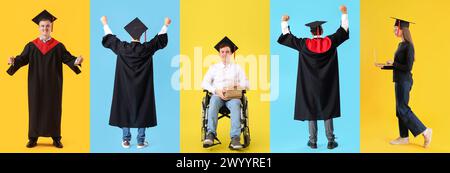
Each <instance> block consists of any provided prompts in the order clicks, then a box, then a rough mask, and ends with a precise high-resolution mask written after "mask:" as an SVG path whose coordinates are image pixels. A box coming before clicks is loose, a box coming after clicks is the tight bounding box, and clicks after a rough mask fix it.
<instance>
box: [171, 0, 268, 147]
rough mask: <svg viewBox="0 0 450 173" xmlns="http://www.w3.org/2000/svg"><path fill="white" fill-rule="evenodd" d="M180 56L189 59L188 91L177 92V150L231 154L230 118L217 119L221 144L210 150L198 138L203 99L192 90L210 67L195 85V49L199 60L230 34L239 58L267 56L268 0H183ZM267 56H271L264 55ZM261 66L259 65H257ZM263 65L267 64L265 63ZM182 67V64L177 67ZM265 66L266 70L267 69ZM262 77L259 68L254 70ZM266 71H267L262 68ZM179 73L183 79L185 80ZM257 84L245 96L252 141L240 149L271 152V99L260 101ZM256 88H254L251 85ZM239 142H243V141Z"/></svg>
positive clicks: (247, 68) (196, 91) (247, 71)
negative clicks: (246, 97)
mask: <svg viewBox="0 0 450 173" xmlns="http://www.w3.org/2000/svg"><path fill="white" fill-rule="evenodd" d="M180 3H181V4H180V7H181V14H180V16H181V28H180V32H181V33H180V37H181V54H182V55H186V56H188V57H189V59H190V61H191V66H192V67H191V85H190V87H191V89H187V88H185V89H182V90H181V92H180V102H181V103H180V105H181V108H180V114H181V115H180V135H181V137H180V151H181V152H231V151H230V150H229V149H228V144H229V142H230V135H229V134H230V121H229V119H228V118H224V119H221V120H219V123H218V129H217V133H218V137H219V139H220V140H221V141H222V145H219V146H214V147H212V148H210V149H204V148H202V142H201V141H200V134H201V133H200V132H201V131H200V128H201V122H200V121H201V116H200V115H201V99H202V97H203V96H204V93H203V92H202V90H193V87H194V85H199V84H200V83H201V80H202V79H203V76H204V74H205V73H206V71H207V70H208V66H205V67H203V73H202V76H197V78H199V79H201V80H200V81H199V82H200V83H198V81H197V83H194V76H193V75H194V68H193V62H194V58H193V57H194V47H202V48H203V51H202V54H203V60H205V57H206V56H208V55H218V53H217V51H215V49H214V48H213V46H215V44H216V43H217V42H218V41H220V39H222V38H223V37H224V36H228V37H229V38H230V39H231V40H232V41H233V42H234V43H235V44H236V45H237V46H238V47H239V50H238V51H237V57H236V58H237V61H238V62H239V57H238V56H248V55H261V54H263V55H269V53H270V46H269V45H270V44H269V22H270V20H269V11H270V9H269V4H270V3H269V1H268V0H263V1H259V0H251V1H239V0H230V1H202V0H192V1H191V0H190V1H181V2H180ZM268 60H269V59H268ZM258 65H259V64H258ZM267 66H270V63H269V62H267ZM181 68H183V64H182V65H181ZM245 69H246V75H247V77H249V67H248V66H246V67H245ZM267 69H269V68H267ZM257 73H258V74H259V75H261V74H260V73H261V72H260V71H259V69H258V72H257ZM262 73H266V75H269V71H266V72H262ZM183 80H185V79H183V74H182V78H181V81H183ZM259 84H260V82H259V79H258V87H256V88H255V89H253V90H251V91H249V92H248V93H247V96H248V100H249V111H250V112H249V116H250V121H249V122H250V133H251V138H252V141H251V144H250V146H249V148H247V149H244V150H242V151H241V152H269V150H270V145H269V143H270V134H269V133H270V128H269V125H270V123H269V119H270V117H269V112H270V103H269V102H267V101H266V102H262V101H261V100H260V95H261V93H266V94H267V93H269V91H261V90H260V89H258V88H259ZM253 87H254V86H253ZM241 143H243V140H241Z"/></svg>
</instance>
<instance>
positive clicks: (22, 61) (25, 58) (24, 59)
mask: <svg viewBox="0 0 450 173" xmlns="http://www.w3.org/2000/svg"><path fill="white" fill-rule="evenodd" d="M30 46H31V44H30V43H29V44H27V45H26V46H25V48H24V49H23V51H22V53H21V54H20V55H18V56H16V58H14V64H13V65H11V66H10V67H9V68H8V71H7V73H8V74H9V75H11V76H12V75H14V73H16V71H17V70H19V69H20V67H22V66H25V65H27V64H28V62H29V60H30V49H31V47H30Z"/></svg>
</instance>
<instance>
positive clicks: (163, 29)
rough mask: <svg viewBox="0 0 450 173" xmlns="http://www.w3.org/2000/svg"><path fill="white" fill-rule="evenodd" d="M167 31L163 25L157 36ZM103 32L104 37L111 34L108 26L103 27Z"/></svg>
mask: <svg viewBox="0 0 450 173" xmlns="http://www.w3.org/2000/svg"><path fill="white" fill-rule="evenodd" d="M167 29H168V27H167V26H166V25H163V26H162V28H161V30H160V31H159V33H158V35H161V34H165V33H167ZM103 31H104V32H105V35H108V34H113V33H112V31H111V28H109V26H108V25H103Z"/></svg>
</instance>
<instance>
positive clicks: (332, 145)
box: [327, 141, 338, 150]
mask: <svg viewBox="0 0 450 173" xmlns="http://www.w3.org/2000/svg"><path fill="white" fill-rule="evenodd" d="M337 146H338V143H337V142H335V141H333V142H328V146H327V148H328V149H330V150H331V149H334V148H336V147H337Z"/></svg>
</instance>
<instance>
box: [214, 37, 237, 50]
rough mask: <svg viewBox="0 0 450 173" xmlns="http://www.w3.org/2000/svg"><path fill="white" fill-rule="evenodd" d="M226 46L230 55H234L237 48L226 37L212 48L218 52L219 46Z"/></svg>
mask: <svg viewBox="0 0 450 173" xmlns="http://www.w3.org/2000/svg"><path fill="white" fill-rule="evenodd" d="M222 45H227V46H229V47H230V50H231V53H234V52H235V51H236V50H237V49H238V47H237V46H236V45H235V44H234V43H233V42H232V41H231V40H230V39H229V38H228V37H227V36H225V37H224V38H223V39H222V40H220V41H219V43H217V44H216V46H214V48H215V49H216V50H217V51H218V52H220V46H222Z"/></svg>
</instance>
